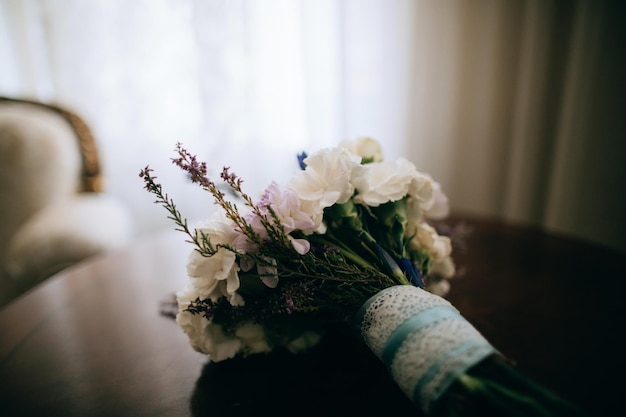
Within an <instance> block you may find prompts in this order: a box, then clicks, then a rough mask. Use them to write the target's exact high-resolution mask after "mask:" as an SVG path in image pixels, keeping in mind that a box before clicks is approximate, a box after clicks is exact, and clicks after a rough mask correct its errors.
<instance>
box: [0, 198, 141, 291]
mask: <svg viewBox="0 0 626 417" xmlns="http://www.w3.org/2000/svg"><path fill="white" fill-rule="evenodd" d="M131 229H132V228H131V221H130V215H129V213H128V211H127V209H126V207H124V206H123V205H122V204H121V203H120V202H119V201H117V200H116V199H114V198H112V197H111V196H109V195H106V194H94V193H86V194H77V195H75V196H72V197H70V198H69V199H67V200H64V201H61V202H58V203H55V204H53V205H51V206H48V207H46V208H44V209H42V210H40V211H39V212H37V213H36V214H35V215H33V216H32V217H31V218H30V219H29V220H28V221H27V222H26V223H25V224H24V225H23V226H22V227H21V228H20V229H19V230H18V232H17V233H16V234H15V235H14V237H13V239H12V241H11V244H10V246H9V250H8V257H7V259H6V261H7V262H6V269H7V271H8V273H9V274H10V276H11V278H12V279H14V280H21V281H29V282H31V283H32V284H33V285H34V284H35V283H37V282H39V281H41V280H43V279H45V278H47V277H49V276H50V275H52V274H54V273H56V272H58V271H60V270H61V269H63V268H65V267H67V266H69V265H71V264H73V263H76V262H78V261H80V260H83V259H85V258H87V257H89V256H91V255H95V254H97V253H100V252H103V251H108V250H112V249H115V248H119V247H121V246H124V245H126V244H127V243H128V242H129V240H130V238H131V234H132V233H131ZM24 283H26V282H24Z"/></svg>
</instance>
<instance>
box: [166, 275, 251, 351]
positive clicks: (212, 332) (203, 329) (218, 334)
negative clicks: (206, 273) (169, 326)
mask: <svg viewBox="0 0 626 417" xmlns="http://www.w3.org/2000/svg"><path fill="white" fill-rule="evenodd" d="M198 297H200V294H199V293H198V292H197V291H196V290H195V289H194V288H193V287H192V286H191V285H190V284H188V285H187V286H186V287H185V289H184V290H183V291H180V292H178V293H177V299H178V309H179V311H178V314H177V316H176V322H177V323H178V325H179V326H180V327H181V328H182V329H183V331H184V332H185V334H187V337H188V338H189V344H190V345H191V347H192V348H193V349H194V350H195V351H197V352H201V353H204V354H207V355H209V357H210V359H211V360H212V361H213V362H219V361H222V360H224V359H228V358H233V357H235V355H237V353H238V352H239V351H240V349H241V340H239V339H237V338H235V337H232V336H229V335H227V334H226V333H224V331H223V329H222V326H220V325H219V324H216V323H212V322H211V321H210V320H208V319H207V318H205V317H204V316H203V315H202V314H192V313H190V312H189V311H185V309H187V307H189V304H190V303H191V302H192V301H194V300H195V299H196V298H198Z"/></svg>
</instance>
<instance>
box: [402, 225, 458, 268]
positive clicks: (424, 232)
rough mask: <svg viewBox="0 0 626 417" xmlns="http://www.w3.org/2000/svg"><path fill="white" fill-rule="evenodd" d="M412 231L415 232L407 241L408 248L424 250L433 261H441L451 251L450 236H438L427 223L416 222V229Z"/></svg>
mask: <svg viewBox="0 0 626 417" xmlns="http://www.w3.org/2000/svg"><path fill="white" fill-rule="evenodd" d="M409 232H411V231H410V230H409ZM412 233H415V236H413V239H411V241H410V242H409V249H410V250H413V251H418V250H422V251H426V252H427V253H428V255H429V256H430V258H431V259H432V260H433V262H440V261H443V260H444V259H446V258H448V257H449V256H450V254H451V253H452V243H451V242H450V238H449V237H447V236H440V235H439V234H438V233H437V230H435V228H434V227H432V226H431V225H429V224H428V223H423V222H422V223H420V224H418V225H417V230H413V231H412Z"/></svg>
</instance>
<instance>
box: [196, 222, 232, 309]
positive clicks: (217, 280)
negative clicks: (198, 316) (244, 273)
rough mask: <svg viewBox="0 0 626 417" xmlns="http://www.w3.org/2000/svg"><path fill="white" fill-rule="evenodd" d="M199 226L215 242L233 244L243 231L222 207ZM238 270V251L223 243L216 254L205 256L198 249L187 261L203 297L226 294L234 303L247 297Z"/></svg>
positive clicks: (212, 297) (216, 296)
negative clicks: (241, 289) (242, 293)
mask: <svg viewBox="0 0 626 417" xmlns="http://www.w3.org/2000/svg"><path fill="white" fill-rule="evenodd" d="M197 230H198V231H202V232H203V233H204V234H206V236H207V237H208V238H209V239H210V241H211V243H212V244H213V245H214V246H215V245H217V244H228V245H230V244H232V243H233V241H234V240H235V238H236V237H237V236H238V235H239V233H237V232H236V231H235V228H234V226H233V224H232V222H231V221H230V220H228V219H227V218H226V215H225V214H224V213H223V212H222V211H218V212H215V215H214V216H213V217H212V218H211V219H210V220H209V221H207V222H206V223H205V224H204V225H202V227H200V228H198V229H197ZM238 271H239V266H238V265H237V262H236V256H235V254H234V253H233V252H232V251H230V250H228V249H225V248H221V247H220V248H219V249H218V250H217V253H215V254H214V255H213V256H202V255H201V254H200V253H199V252H198V251H196V250H194V251H193V252H192V253H191V254H190V255H189V259H188V261H187V275H189V280H190V282H191V285H192V286H193V288H194V289H195V290H196V291H197V292H198V294H199V295H200V298H202V299H211V300H213V301H216V300H217V299H218V298H220V297H222V296H224V297H226V298H228V301H229V302H230V303H231V304H232V305H242V304H243V299H242V298H241V296H240V295H239V294H238V293H237V290H238V289H239V275H238Z"/></svg>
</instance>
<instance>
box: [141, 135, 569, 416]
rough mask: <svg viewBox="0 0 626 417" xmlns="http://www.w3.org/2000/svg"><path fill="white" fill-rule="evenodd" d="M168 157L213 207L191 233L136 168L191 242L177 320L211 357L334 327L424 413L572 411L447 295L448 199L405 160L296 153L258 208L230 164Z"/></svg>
mask: <svg viewBox="0 0 626 417" xmlns="http://www.w3.org/2000/svg"><path fill="white" fill-rule="evenodd" d="M172 161H173V162H174V164H176V165H177V166H178V167H180V168H181V169H182V170H184V171H185V172H186V173H187V174H188V175H189V177H190V179H191V181H192V182H194V183H197V184H198V185H199V186H200V187H202V188H203V189H204V190H206V191H208V192H209V193H211V195H212V196H213V198H214V201H215V203H216V204H217V205H218V206H219V210H217V211H216V212H215V214H214V215H213V216H212V217H211V218H209V219H208V220H207V221H206V222H204V223H203V224H201V225H199V227H196V228H190V226H189V225H188V223H187V220H186V219H185V218H184V217H183V216H182V214H181V213H180V212H179V211H178V209H177V208H176V206H175V204H174V201H173V200H172V199H171V198H170V197H169V196H168V195H167V194H166V193H164V192H163V190H162V187H161V185H160V184H158V183H157V182H156V177H155V176H154V175H153V172H152V170H151V169H150V168H149V167H146V168H144V169H143V170H141V172H140V176H141V177H142V178H143V180H144V183H145V188H146V189H147V190H148V191H149V192H151V193H152V194H154V195H155V196H156V202H157V203H159V204H161V205H163V206H164V207H165V209H166V210H167V211H168V213H169V217H170V218H171V219H172V220H173V221H174V222H175V223H176V225H177V229H178V230H180V231H182V232H184V233H185V234H186V235H187V237H188V241H189V242H190V243H191V244H192V245H193V247H194V248H193V251H192V252H191V254H190V256H189V259H188V263H187V275H188V277H189V279H188V282H187V285H186V287H185V288H184V289H182V290H181V291H180V292H178V294H177V302H178V309H179V310H178V314H177V316H176V321H177V323H178V324H179V325H180V326H181V328H182V329H183V330H184V332H185V333H186V334H187V336H188V337H189V341H190V344H191V346H192V347H193V349H195V350H197V351H199V352H203V353H205V354H207V355H208V357H209V359H210V360H211V361H215V362H217V361H222V360H226V359H228V358H233V357H235V356H238V355H241V356H247V355H252V354H258V353H263V352H269V351H271V350H273V349H279V348H280V349H288V350H289V351H291V352H294V353H295V352H300V351H304V350H307V349H309V348H311V347H313V346H314V345H315V344H316V343H317V342H318V341H319V340H320V338H321V337H323V335H324V331H325V329H327V328H328V326H331V325H345V326H356V328H357V329H358V331H359V333H360V337H362V340H363V341H364V342H365V343H366V344H367V346H369V348H370V349H371V350H372V352H373V353H374V354H375V355H376V356H377V357H378V358H380V360H382V361H383V362H384V363H385V364H387V365H388V368H389V371H390V373H391V375H392V376H393V377H394V379H395V381H396V382H397V383H398V386H399V387H400V388H401V389H402V390H403V391H404V392H405V393H406V394H407V395H408V396H409V398H411V399H412V400H413V401H414V402H415V404H416V405H417V406H419V407H420V408H421V409H422V410H423V411H424V412H425V413H426V414H429V415H446V416H453V415H472V414H468V413H469V412H470V411H471V410H475V412H476V413H477V415H480V414H481V413H484V412H485V410H500V411H502V412H503V413H506V414H502V415H509V413H510V415H577V414H575V410H574V408H573V407H571V406H570V405H569V404H567V403H565V402H564V401H562V400H560V399H559V398H557V397H555V396H553V395H552V394H551V393H549V392H548V391H546V390H545V389H543V388H541V387H539V386H537V385H536V384H534V383H532V382H531V381H529V380H528V379H526V378H524V377H522V376H520V375H519V374H517V373H516V371H515V370H514V369H513V368H512V367H511V366H510V365H509V364H508V363H507V362H506V360H504V358H502V356H501V355H500V354H499V353H498V352H497V351H496V350H495V349H494V348H493V347H492V346H491V345H490V344H489V343H488V342H487V341H486V340H485V339H484V338H483V337H482V335H480V333H479V332H478V331H477V330H476V329H475V328H474V327H473V326H471V324H469V323H468V322H467V321H466V320H464V319H463V317H462V316H461V315H460V314H459V312H458V311H457V310H456V309H455V308H454V307H453V306H452V305H451V304H450V303H449V302H448V301H447V300H445V299H444V298H442V297H443V296H445V294H446V293H447V291H448V288H449V283H448V279H450V278H452V277H453V276H454V274H455V265H454V262H453V260H452V258H451V249H452V245H451V241H450V238H449V237H447V236H443V235H440V234H439V233H438V232H437V230H436V229H435V228H434V227H433V226H432V225H431V224H430V223H429V221H430V220H431V219H439V218H443V217H445V216H446V215H447V213H448V203H447V198H446V196H445V194H444V193H443V191H442V190H441V186H440V185H439V183H437V182H436V181H435V180H434V179H433V178H431V177H430V176H429V175H427V174H425V173H422V172H419V171H418V170H417V169H416V167H415V166H414V165H413V164H412V163H411V162H409V161H408V160H406V159H403V158H400V159H397V160H385V159H384V158H383V152H382V149H381V146H380V144H379V143H378V142H377V141H375V140H373V139H369V138H362V139H359V140H356V141H345V142H342V143H341V144H339V146H337V147H334V148H328V149H322V150H319V151H317V152H315V153H313V154H311V155H306V154H304V153H303V154H302V155H299V156H298V161H299V164H300V168H301V169H299V170H296V171H295V172H294V174H293V176H292V177H291V178H289V179H288V180H287V181H286V182H284V183H277V182H272V183H271V184H270V185H269V186H268V187H267V188H266V190H265V191H264V192H263V194H262V195H261V196H260V198H258V199H254V198H253V197H251V196H250V195H249V194H247V193H246V192H245V191H244V187H243V180H242V179H241V178H239V177H238V176H237V175H236V174H235V173H233V172H231V170H230V169H229V168H226V167H225V168H224V169H223V171H222V172H221V175H220V177H221V181H220V183H216V182H214V181H213V180H212V179H210V178H208V176H207V165H206V163H205V162H200V161H198V160H197V158H196V156H194V155H193V154H192V153H190V152H189V151H187V150H186V149H185V148H184V147H183V146H182V145H181V144H177V146H176V157H175V158H173V159H172ZM228 196H231V197H230V198H228ZM233 196H234V197H233ZM520 410H521V412H522V414H520V413H518V411H520ZM512 411H515V412H512ZM523 413H526V414H523Z"/></svg>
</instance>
